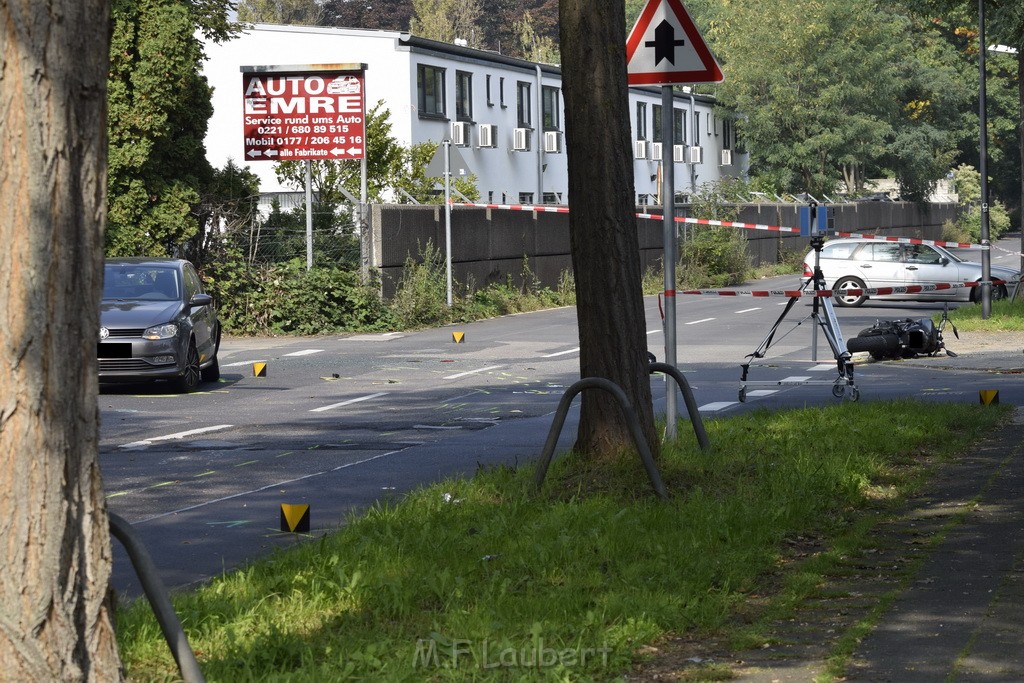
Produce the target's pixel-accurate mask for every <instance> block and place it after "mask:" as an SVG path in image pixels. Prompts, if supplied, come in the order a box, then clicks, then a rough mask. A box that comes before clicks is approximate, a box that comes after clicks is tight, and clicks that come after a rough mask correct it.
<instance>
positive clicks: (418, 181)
mask: <svg viewBox="0 0 1024 683" xmlns="http://www.w3.org/2000/svg"><path fill="white" fill-rule="evenodd" d="M438 147H440V145H439V144H438V143H436V142H421V143H418V144H415V145H413V146H412V147H410V148H408V149H405V150H403V153H402V166H401V168H402V171H401V173H399V174H398V175H397V176H396V177H395V179H394V183H395V184H394V189H395V190H399V191H400V192H399V194H401V193H402V192H404V193H406V194H408V195H409V196H410V197H412V198H413V199H415V200H416V201H417V202H419V203H420V204H441V203H443V202H444V192H442V191H441V190H440V189H439V187H440V186H442V185H443V183H444V178H441V177H438V176H428V175H427V165H428V164H429V163H430V160H431V159H433V158H434V154H436V153H437V149H438ZM451 187H452V188H453V189H454V190H455V191H457V192H459V193H460V194H462V195H464V196H465V197H466V198H467V199H469V200H470V201H476V200H477V199H479V198H480V191H479V190H478V189H477V187H476V176H475V175H473V174H470V175H468V176H453V177H452V185H451ZM403 196H404V195H403ZM400 199H401V198H400V197H399V200H400Z"/></svg>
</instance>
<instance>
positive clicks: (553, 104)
mask: <svg viewBox="0 0 1024 683" xmlns="http://www.w3.org/2000/svg"><path fill="white" fill-rule="evenodd" d="M541 98H542V99H541V107H542V109H543V114H544V130H560V129H561V117H560V115H559V110H558V88H553V87H551V86H549V85H545V86H544V87H543V88H541Z"/></svg>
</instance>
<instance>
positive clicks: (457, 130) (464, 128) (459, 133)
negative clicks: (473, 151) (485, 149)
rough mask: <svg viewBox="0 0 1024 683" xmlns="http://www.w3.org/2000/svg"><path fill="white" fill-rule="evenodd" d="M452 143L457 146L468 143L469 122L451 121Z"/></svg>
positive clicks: (463, 145)
mask: <svg viewBox="0 0 1024 683" xmlns="http://www.w3.org/2000/svg"><path fill="white" fill-rule="evenodd" d="M452 144H453V145H458V146H459V147H465V146H466V145H468V144H469V123H468V122H467V121H452Z"/></svg>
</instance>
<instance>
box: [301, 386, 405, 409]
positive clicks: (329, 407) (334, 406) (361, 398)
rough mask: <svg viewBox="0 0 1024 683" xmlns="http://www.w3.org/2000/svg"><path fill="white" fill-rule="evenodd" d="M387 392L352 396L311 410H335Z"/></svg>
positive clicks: (384, 394)
mask: <svg viewBox="0 0 1024 683" xmlns="http://www.w3.org/2000/svg"><path fill="white" fill-rule="evenodd" d="M387 394H388V392H386V391H380V392H377V393H376V394H367V395H366V396H358V397H356V398H350V399H349V400H347V401H342V402H341V403H332V404H331V405H329V406H320V407H319V408H313V409H312V410H310V411H309V412H311V413H322V412H324V411H325V410H333V409H335V408H340V407H342V406H348V405H352V404H353V403H359V402H361V401H369V400H370V399H374V398H379V397H381V396H387Z"/></svg>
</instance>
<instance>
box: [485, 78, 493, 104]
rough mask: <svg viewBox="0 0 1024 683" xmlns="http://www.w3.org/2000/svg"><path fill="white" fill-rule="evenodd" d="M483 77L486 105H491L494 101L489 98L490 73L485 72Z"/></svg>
mask: <svg viewBox="0 0 1024 683" xmlns="http://www.w3.org/2000/svg"><path fill="white" fill-rule="evenodd" d="M484 79H485V80H484V87H485V89H486V90H487V106H488V107H493V106H494V102H493V101H492V100H491V75H490V74H487V76H485V77H484Z"/></svg>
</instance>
